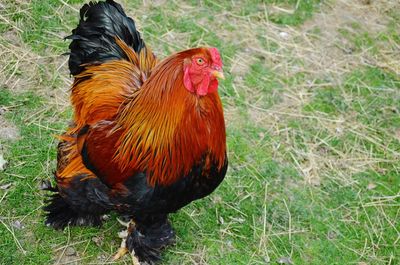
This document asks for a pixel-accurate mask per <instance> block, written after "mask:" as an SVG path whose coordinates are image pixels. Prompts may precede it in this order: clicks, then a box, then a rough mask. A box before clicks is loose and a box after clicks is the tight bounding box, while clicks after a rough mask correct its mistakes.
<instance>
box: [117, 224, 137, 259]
mask: <svg viewBox="0 0 400 265" xmlns="http://www.w3.org/2000/svg"><path fill="white" fill-rule="evenodd" d="M118 221H119V222H120V224H122V225H123V226H125V227H126V230H123V231H121V232H119V233H118V236H119V237H120V238H121V239H122V242H121V246H120V247H119V249H118V251H117V253H116V254H115V255H114V257H113V260H118V259H120V258H121V257H123V256H125V254H126V253H128V252H129V249H128V248H127V246H126V239H127V237H128V234H129V233H130V232H132V230H133V229H135V222H134V221H133V220H131V221H129V222H127V223H126V222H123V221H121V220H119V219H118ZM130 254H131V257H132V264H133V265H140V262H139V260H138V258H137V257H136V256H135V252H134V251H132V252H131V253H130Z"/></svg>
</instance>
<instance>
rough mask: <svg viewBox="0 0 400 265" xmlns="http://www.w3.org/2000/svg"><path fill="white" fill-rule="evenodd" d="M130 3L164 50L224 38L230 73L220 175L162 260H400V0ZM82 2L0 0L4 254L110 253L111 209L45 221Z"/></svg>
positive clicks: (23, 259) (1, 259) (100, 259)
mask: <svg viewBox="0 0 400 265" xmlns="http://www.w3.org/2000/svg"><path fill="white" fill-rule="evenodd" d="M260 2H262V3H260ZM122 4H123V6H124V7H125V8H126V10H127V13H128V14H129V15H131V16H132V17H134V18H135V20H136V22H137V25H138V28H139V29H140V31H141V32H143V37H144V39H145V41H146V42H147V44H148V45H149V46H151V47H152V48H153V49H154V51H155V52H156V53H157V54H158V55H159V57H160V58H163V57H165V56H166V55H168V54H170V53H171V52H175V51H178V50H181V49H185V48H188V47H194V46H199V45H209V46H215V47H218V48H219V50H220V52H221V53H222V57H223V61H224V70H225V73H226V74H225V75H226V76H227V79H226V80H225V81H224V82H222V83H221V85H220V95H221V97H222V100H223V103H224V109H225V116H226V117H225V118H226V124H227V133H228V146H229V160H230V168H229V170H228V174H227V177H226V180H225V181H224V183H223V184H222V185H221V186H220V187H219V188H218V190H217V191H216V192H214V193H213V194H212V195H211V196H209V197H208V198H206V199H203V200H200V201H198V202H195V203H193V204H191V205H190V206H188V207H186V208H185V209H183V210H182V211H180V212H179V213H177V214H175V215H173V216H172V222H173V226H174V227H175V229H176V231H177V235H178V238H177V244H176V245H175V246H173V247H170V248H168V249H167V250H166V251H165V254H164V256H163V260H164V262H163V264H316V265H317V264H358V265H367V264H368V265H372V264H374V265H375V264H391V265H394V264H399V263H400V223H399V222H400V207H399V206H400V177H399V176H400V172H399V171H400V163H399V161H400V159H399V158H400V77H399V74H400V68H399V65H400V37H399V36H400V30H399V29H400V3H399V1H397V0H381V1H377V0H362V1H361V0H354V1H346V0H329V1H317V0H282V1H277V0H266V1H255V0H252V1H218V3H217V1H186V2H184V3H181V1H154V2H150V1H128V0H125V1H122ZM81 5H82V1H80V0H59V1H53V0H32V1H27V0H16V1H14V0H2V1H1V3H0V32H1V36H0V48H1V49H0V68H1V73H0V86H1V87H0V125H1V128H0V144H1V146H0V203H1V208H0V238H1V240H0V264H104V263H107V264H109V263H112V261H111V257H112V254H113V253H114V252H115V251H116V250H117V248H118V246H119V239H118V237H117V232H118V231H119V230H120V229H121V228H122V227H121V226H120V225H119V224H118V222H117V221H116V216H115V215H111V216H110V217H109V219H108V221H107V222H106V223H105V224H104V226H103V227H101V228H81V227H80V228H76V227H71V228H67V229H66V230H64V231H54V230H52V229H50V228H48V227H46V226H45V225H44V224H43V221H44V216H43V211H42V210H41V207H42V206H43V198H44V196H45V192H42V191H40V190H39V186H40V183H41V180H43V179H51V178H52V173H53V171H54V170H55V153H56V144H57V140H56V138H55V135H57V134H60V133H62V132H63V130H64V129H65V127H66V126H67V124H68V121H69V119H70V117H71V109H70V106H69V99H68V94H69V92H68V89H69V86H70V84H71V80H72V79H71V78H70V76H69V74H68V70H67V66H66V63H67V57H65V56H62V54H63V53H64V52H66V51H67V46H68V42H66V41H63V39H62V38H63V37H65V36H66V35H68V34H69V32H70V31H71V29H72V28H73V27H74V25H76V23H77V21H78V11H79V8H80V6H81ZM129 262H130V261H129V259H128V258H124V259H122V260H121V261H119V262H117V263H118V264H129Z"/></svg>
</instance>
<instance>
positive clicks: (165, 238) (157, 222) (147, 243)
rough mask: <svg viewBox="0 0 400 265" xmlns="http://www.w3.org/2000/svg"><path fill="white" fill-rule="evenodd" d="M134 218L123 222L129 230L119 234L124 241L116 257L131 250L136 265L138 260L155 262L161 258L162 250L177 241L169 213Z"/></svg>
mask: <svg viewBox="0 0 400 265" xmlns="http://www.w3.org/2000/svg"><path fill="white" fill-rule="evenodd" d="M134 220H135V221H133V220H131V221H130V222H128V223H123V222H121V224H123V225H125V226H126V227H127V230H125V231H122V232H120V234H119V236H120V237H121V238H122V243H121V247H120V249H119V250H118V252H117V254H116V255H115V256H114V259H118V258H120V257H122V256H123V255H125V254H126V253H127V252H129V253H130V254H131V256H132V260H133V264H135V265H136V264H139V263H138V261H137V260H139V261H140V262H146V263H147V264H150V265H152V264H155V263H156V262H157V261H159V260H160V259H161V256H160V254H161V250H162V249H164V248H165V247H167V246H168V245H171V244H173V243H175V232H174V231H173V229H172V226H171V224H170V223H169V221H168V218H167V215H145V216H144V217H143V216H141V217H140V218H134Z"/></svg>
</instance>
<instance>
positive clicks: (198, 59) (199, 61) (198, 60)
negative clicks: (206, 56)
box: [196, 58, 204, 65]
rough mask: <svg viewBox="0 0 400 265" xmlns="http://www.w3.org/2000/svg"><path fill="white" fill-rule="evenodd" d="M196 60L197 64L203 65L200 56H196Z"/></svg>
mask: <svg viewBox="0 0 400 265" xmlns="http://www.w3.org/2000/svg"><path fill="white" fill-rule="evenodd" d="M196 62H197V64H198V65H203V64H204V60H203V59H202V58H197V59H196Z"/></svg>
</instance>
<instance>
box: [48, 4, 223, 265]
mask: <svg viewBox="0 0 400 265" xmlns="http://www.w3.org/2000/svg"><path fill="white" fill-rule="evenodd" d="M67 38H68V39H70V40H72V41H71V43H70V45H69V48H70V52H69V69H70V72H71V74H72V75H73V76H74V82H73V84H72V88H71V103H72V106H73V109H74V115H73V122H72V123H71V125H70V126H69V128H68V129H67V130H66V132H65V133H64V134H63V135H61V136H59V138H60V143H59V145H58V155H57V170H56V173H55V180H56V187H54V188H52V187H49V189H50V190H52V191H53V192H54V193H53V194H52V196H51V197H50V198H49V199H47V205H46V206H45V207H44V209H45V211H46V212H47V216H46V221H45V223H46V224H47V225H48V226H51V227H54V228H56V229H63V228H64V227H66V226H68V225H95V226H97V225H100V224H101V223H102V221H103V219H102V218H103V216H104V215H105V214H107V213H108V212H110V211H114V212H117V213H119V214H120V215H121V216H123V217H125V218H126V217H127V218H129V220H131V221H130V222H128V223H127V226H128V229H127V232H126V233H125V235H124V236H123V237H124V240H123V242H122V245H121V248H120V249H119V251H118V253H117V255H116V256H115V258H119V257H120V256H122V255H123V254H125V253H126V252H128V251H129V253H131V254H132V256H133V257H134V258H135V259H136V261H137V262H139V261H140V262H147V263H149V264H153V263H154V262H156V261H158V260H159V259H160V254H161V250H162V249H163V248H165V247H166V246H168V245H169V244H172V243H173V242H174V240H175V233H174V231H173V229H172V226H171V224H170V222H169V221H168V215H169V214H170V213H174V212H176V211H177V210H179V209H180V208H182V207H184V206H185V205H187V204H189V203H190V202H191V201H194V200H197V199H200V198H203V197H205V196H207V195H209V194H210V193H211V192H212V191H214V190H215V189H216V188H217V186H218V185H219V184H220V183H221V181H222V180H223V179H224V177H225V174H226V170H227V167H228V160H227V155H226V135H225V122H224V116H223V109H222V104H221V100H220V98H219V95H218V79H219V78H223V77H224V76H223V72H222V60H221V56H220V54H219V52H218V50H217V49H216V48H211V47H200V48H194V49H189V50H185V51H181V52H178V53H175V54H173V55H171V56H169V57H167V58H166V59H164V60H160V61H158V60H157V58H156V57H155V55H154V54H153V52H152V51H151V49H150V48H149V47H148V46H147V45H145V43H144V41H143V40H142V38H141V36H140V34H139V32H138V31H137V29H136V27H135V23H134V21H133V20H132V19H131V18H129V17H127V16H126V14H125V12H124V11H123V9H122V7H121V6H120V5H119V4H117V3H115V2H114V1H112V0H107V1H105V2H98V3H95V2H90V3H89V4H85V5H84V6H83V7H82V8H81V10H80V21H79V24H78V26H77V28H76V29H74V30H73V31H72V35H71V36H69V37H67Z"/></svg>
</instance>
